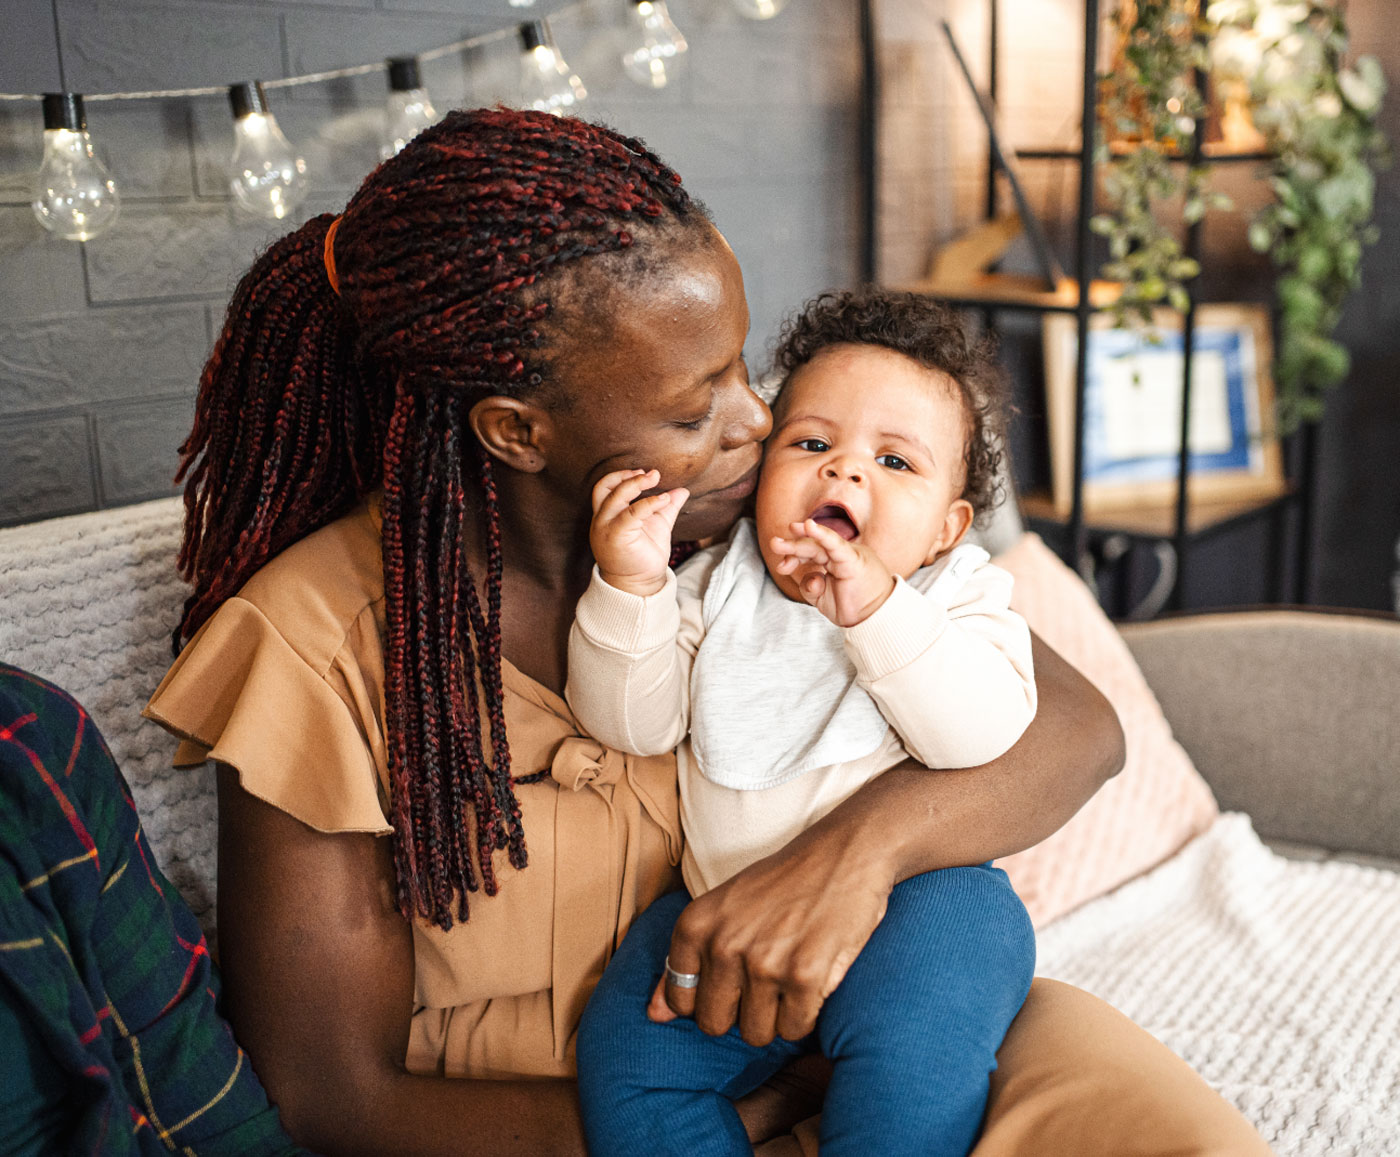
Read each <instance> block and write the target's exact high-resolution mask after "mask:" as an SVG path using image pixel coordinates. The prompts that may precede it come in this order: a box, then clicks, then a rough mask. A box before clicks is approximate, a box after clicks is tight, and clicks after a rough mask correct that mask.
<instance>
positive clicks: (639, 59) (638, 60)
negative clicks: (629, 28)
mask: <svg viewBox="0 0 1400 1157" xmlns="http://www.w3.org/2000/svg"><path fill="white" fill-rule="evenodd" d="M628 5H629V7H631V9H632V19H633V20H634V21H635V22H636V25H637V27H638V28H639V29H640V30H641V34H642V36H641V43H640V44H637V45H636V47H634V48H630V49H628V50H627V51H626V52H624V53H623V54H622V67H623V68H624V69H625V70H626V72H627V75H628V76H630V77H631V78H632V79H633V80H635V81H636V82H637V83H638V84H643V85H646V86H647V87H648V88H665V87H666V84H667V82H668V81H670V80H671V79H672V78H673V77H674V76H675V75H676V69H677V67H679V65H680V62H681V57H682V56H683V55H684V54H685V50H686V43H685V37H684V36H682V35H681V30H680V29H679V28H677V27H676V26H675V24H674V23H672V21H671V15H670V13H669V12H667V11H666V0H628ZM633 43H634V44H636V41H635V40H634V41H633Z"/></svg>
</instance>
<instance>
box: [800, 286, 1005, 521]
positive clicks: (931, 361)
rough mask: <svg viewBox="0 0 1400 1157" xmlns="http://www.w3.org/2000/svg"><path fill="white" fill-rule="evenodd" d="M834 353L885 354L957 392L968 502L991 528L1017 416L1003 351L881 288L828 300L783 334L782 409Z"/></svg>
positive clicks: (923, 304) (914, 299)
mask: <svg viewBox="0 0 1400 1157" xmlns="http://www.w3.org/2000/svg"><path fill="white" fill-rule="evenodd" d="M834 345H875V346H883V347H884V348H885V349H889V350H894V352H895V353H900V354H903V355H904V356H905V357H907V358H910V359H912V360H913V361H915V362H917V363H918V364H919V365H921V366H923V367H924V368H925V369H930V370H938V371H941V372H942V373H944V374H947V375H948V377H949V378H951V379H952V380H953V381H954V382H955V383H956V384H957V387H958V389H959V390H960V391H961V392H962V398H963V408H964V410H965V412H966V414H967V426H968V430H967V442H966V452H965V454H964V457H963V467H964V481H963V491H962V495H961V497H963V498H965V499H967V501H968V502H969V503H971V504H972V510H973V514H974V516H975V521H976V522H977V523H978V524H981V523H983V522H984V521H985V520H986V516H987V515H988V514H990V513H991V511H992V510H993V509H995V507H996V505H997V503H998V502H1000V501H1001V499H1002V497H1003V486H1002V482H1001V464H1002V457H1003V450H1002V444H1003V440H1004V435H1005V433H1006V418H1007V412H1008V410H1009V408H1010V401H1009V398H1010V391H1009V389H1008V387H1007V383H1006V376H1005V375H1004V374H1003V372H1002V369H1001V366H1000V364H999V363H998V362H997V358H996V345H995V343H994V342H993V341H992V340H991V339H990V338H987V337H982V338H977V337H974V336H973V335H972V334H970V333H969V332H968V329H967V326H966V325H964V324H963V321H962V319H961V318H960V317H959V316H958V314H957V313H956V312H955V311H954V310H952V309H949V308H948V307H947V306H945V305H940V304H939V303H937V302H935V301H931V300H929V299H928V298H927V297H923V296H921V295H920V294H917V293H908V292H904V291H901V290H893V289H878V288H873V287H871V288H865V289H855V290H847V291H845V292H843V293H823V294H821V295H820V296H818V297H814V298H813V299H812V300H811V301H809V302H807V303H806V305H804V306H803V307H802V311H801V312H800V313H799V314H797V315H796V316H795V317H792V318H789V319H788V321H786V322H785V323H784V325H783V328H782V332H781V333H780V334H779V337H778V348H777V350H776V352H775V353H774V355H773V368H774V370H775V371H776V372H777V373H778V374H779V376H780V377H781V380H782V385H781V386H780V387H779V390H778V395H777V398H776V399H775V400H774V408H775V409H776V408H777V407H779V406H781V404H782V391H783V389H784V388H785V387H786V386H787V383H788V382H789V381H790V380H791V378H792V375H793V374H794V373H795V372H796V371H797V370H798V369H800V368H801V367H802V366H805V365H806V364H807V363H808V362H810V361H811V360H812V359H813V358H814V357H816V356H817V354H819V353H821V351H822V350H824V349H826V348H827V347H828V346H834Z"/></svg>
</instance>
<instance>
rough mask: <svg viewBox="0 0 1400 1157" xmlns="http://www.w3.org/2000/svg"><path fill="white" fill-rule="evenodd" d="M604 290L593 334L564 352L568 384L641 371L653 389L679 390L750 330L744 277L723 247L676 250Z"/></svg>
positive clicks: (716, 369) (717, 365)
mask: <svg viewBox="0 0 1400 1157" xmlns="http://www.w3.org/2000/svg"><path fill="white" fill-rule="evenodd" d="M601 297H602V300H601V301H599V303H598V305H599V307H600V309H604V310H606V313H604V314H602V316H598V318H597V320H598V321H599V323H600V324H598V325H597V327H596V329H595V331H594V332H595V333H596V334H597V335H598V336H597V337H596V338H595V339H593V340H589V339H586V338H585V339H584V341H583V342H582V343H581V347H582V348H579V347H576V348H575V349H574V350H573V351H572V354H571V356H570V357H569V358H568V359H567V362H568V378H569V379H570V381H569V382H566V383H564V384H565V385H566V388H567V387H569V386H578V387H581V388H588V387H589V386H590V385H595V386H602V387H604V388H606V381H605V380H599V379H608V378H617V377H619V376H620V377H622V378H625V379H638V378H645V379H647V380H648V381H649V389H650V390H651V391H652V392H663V393H668V394H669V393H673V392H674V393H683V392H686V391H688V390H693V389H697V388H699V386H701V385H702V384H703V383H704V382H705V381H706V380H707V379H708V378H710V377H713V376H714V375H717V374H719V373H721V372H723V370H724V369H725V368H726V367H727V366H729V365H730V364H731V363H732V362H733V361H734V359H735V358H736V357H738V356H739V355H740V354H741V353H742V351H743V345H744V341H745V339H746V338H747V336H748V325H749V312H748V303H747V301H746V300H745V298H744V285H743V277H742V275H741V274H740V272H739V265H738V262H737V261H736V260H735V259H734V255H733V254H732V253H731V252H730V251H729V249H728V247H727V246H724V247H712V246H706V247H703V248H698V247H697V248H691V249H689V250H686V251H683V252H677V253H675V255H674V259H673V260H668V261H665V262H662V263H659V264H658V265H657V266H656V267H655V268H654V269H653V270H651V271H649V275H648V276H645V277H643V278H642V279H640V280H638V281H636V282H633V283H627V284H620V285H615V286H613V287H611V289H609V290H607V291H605V292H604V293H603V294H602V295H601ZM585 328H592V327H585ZM590 392H593V391H592V390H590ZM607 392H610V391H607Z"/></svg>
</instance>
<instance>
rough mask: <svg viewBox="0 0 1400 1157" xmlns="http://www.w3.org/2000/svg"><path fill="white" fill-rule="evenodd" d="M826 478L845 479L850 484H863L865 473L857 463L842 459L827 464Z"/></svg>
mask: <svg viewBox="0 0 1400 1157" xmlns="http://www.w3.org/2000/svg"><path fill="white" fill-rule="evenodd" d="M825 474H826V477H828V478H846V479H849V480H850V481H852V482H856V483H859V482H863V481H864V480H865V471H864V469H863V468H862V467H861V465H860V463H859V462H856V461H854V460H851V459H842V460H841V461H839V462H828V463H827V464H826V468H825Z"/></svg>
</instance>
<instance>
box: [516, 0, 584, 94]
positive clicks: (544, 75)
mask: <svg viewBox="0 0 1400 1157" xmlns="http://www.w3.org/2000/svg"><path fill="white" fill-rule="evenodd" d="M519 33H520V49H521V52H520V88H521V95H522V97H523V103H524V106H525V107H526V108H533V109H538V110H539V111H540V112H552V113H554V115H555V116H563V115H564V114H565V113H568V112H572V111H573V110H574V109H575V108H577V107H578V105H579V104H580V103H581V102H582V101H583V100H584V98H586V97H587V96H588V90H587V89H586V88H584V87H583V81H581V80H579V78H578V77H577V76H575V75H574V74H573V73H572V72H571V71H570V70H569V66H568V64H567V63H565V61H564V57H563V55H562V54H561V53H560V51H559V49H558V48H557V47H556V46H555V44H554V36H553V35H552V34H551V33H550V31H549V21H548V20H528V21H526V22H525V23H524V24H522V25H520V28H519Z"/></svg>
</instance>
